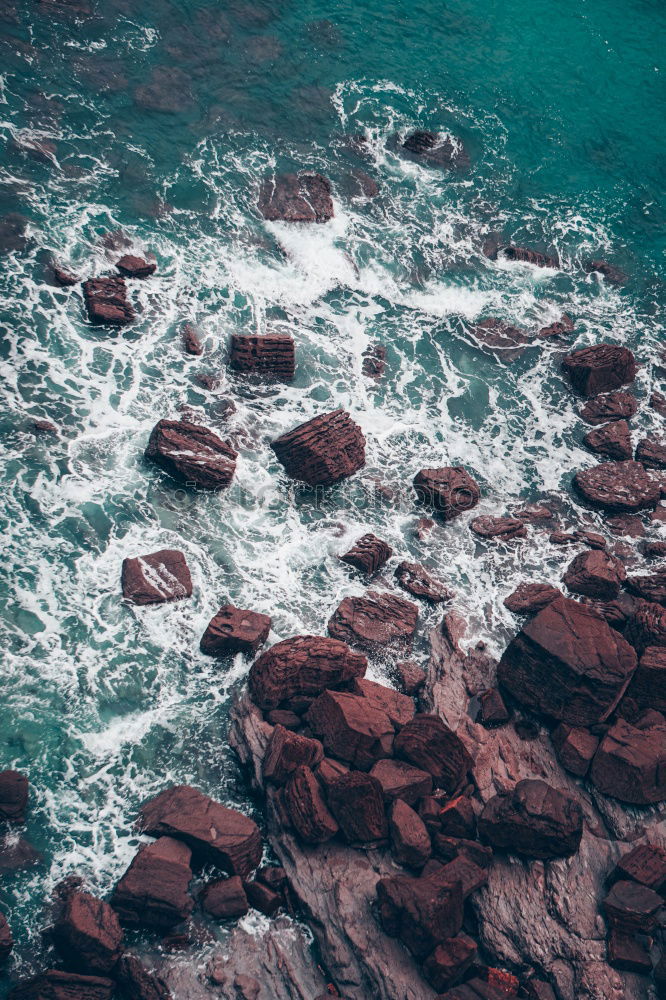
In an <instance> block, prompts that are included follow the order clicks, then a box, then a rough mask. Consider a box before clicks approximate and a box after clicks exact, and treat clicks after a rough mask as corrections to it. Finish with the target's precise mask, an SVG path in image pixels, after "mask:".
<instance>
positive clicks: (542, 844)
mask: <svg viewBox="0 0 666 1000" xmlns="http://www.w3.org/2000/svg"><path fill="white" fill-rule="evenodd" d="M479 834H480V836H481V838H482V839H483V840H486V841H487V842H488V843H490V844H491V845H492V846H493V847H494V848H501V849H502V850H506V851H510V852H512V853H515V854H522V855H525V856H527V857H530V858H559V857H566V856H567V855H569V854H573V853H574V852H575V851H577V850H578V847H579V844H580V840H581V837H582V835H583V812H582V810H581V808H580V805H579V804H578V802H577V801H575V800H574V799H573V798H571V797H569V796H568V795H564V794H562V792H559V791H558V790H557V789H556V788H552V787H551V786H550V785H548V784H546V782H545V781H539V780H532V781H530V780H524V781H519V782H518V784H517V785H516V786H515V787H514V789H513V790H512V791H511V792H510V793H509V794H508V795H496V796H495V797H494V798H492V799H490V801H489V802H487V803H486V805H485V807H484V809H483V812H482V813H481V815H480V816H479Z"/></svg>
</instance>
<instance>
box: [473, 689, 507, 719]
mask: <svg viewBox="0 0 666 1000" xmlns="http://www.w3.org/2000/svg"><path fill="white" fill-rule="evenodd" d="M510 718H511V713H510V711H509V710H508V708H507V707H506V704H505V703H504V699H503V698H502V695H501V694H500V692H499V691H498V690H497V688H488V690H487V691H482V692H481V694H480V695H479V716H478V721H479V722H480V723H481V725H482V726H485V727H486V728H487V729H492V728H494V727H496V726H503V725H505V724H506V723H507V722H508V721H509V719H510Z"/></svg>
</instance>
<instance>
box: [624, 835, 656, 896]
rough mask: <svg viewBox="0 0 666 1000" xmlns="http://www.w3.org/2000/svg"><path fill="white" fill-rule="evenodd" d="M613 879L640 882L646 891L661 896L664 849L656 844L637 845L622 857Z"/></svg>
mask: <svg viewBox="0 0 666 1000" xmlns="http://www.w3.org/2000/svg"><path fill="white" fill-rule="evenodd" d="M613 877H614V878H616V879H629V880H630V881H634V882H640V884H641V885H646V886H647V887H648V889H654V891H655V892H660V893H662V894H663V892H664V890H666V848H664V847H659V846H657V845H656V844H639V845H638V847H634V849H633V850H631V851H628V852H627V854H623V855H622V857H621V858H620V860H619V861H618V863H617V867H616V868H615V871H614V872H613Z"/></svg>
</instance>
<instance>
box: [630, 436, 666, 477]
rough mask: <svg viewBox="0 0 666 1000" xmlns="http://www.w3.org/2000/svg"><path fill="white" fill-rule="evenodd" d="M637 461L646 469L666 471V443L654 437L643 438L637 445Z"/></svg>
mask: <svg viewBox="0 0 666 1000" xmlns="http://www.w3.org/2000/svg"><path fill="white" fill-rule="evenodd" d="M636 461H637V462H640V463H641V464H642V465H644V466H645V468H646V469H666V442H665V441H664V440H663V439H661V438H658V437H654V436H652V437H646V438H642V439H641V440H640V441H639V442H638V444H637V445H636Z"/></svg>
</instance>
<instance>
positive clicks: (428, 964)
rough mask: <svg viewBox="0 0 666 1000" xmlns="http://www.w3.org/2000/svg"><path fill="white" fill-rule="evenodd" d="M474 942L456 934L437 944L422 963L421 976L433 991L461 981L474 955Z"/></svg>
mask: <svg viewBox="0 0 666 1000" xmlns="http://www.w3.org/2000/svg"><path fill="white" fill-rule="evenodd" d="M476 950H477V946H476V942H475V941H473V940H472V938H470V937H468V936H467V935H466V934H457V935H456V937H452V938H447V940H446V941H444V942H442V944H438V945H437V947H436V948H435V950H434V951H433V953H432V954H431V955H428V957H427V958H426V960H425V961H424V963H423V975H424V976H425V977H426V979H427V980H428V982H429V983H430V985H431V986H432V988H433V989H435V990H437V991H438V992H441V991H442V990H445V989H447V988H448V987H449V986H451V984H452V983H455V982H456V981H457V980H459V979H461V978H462V976H463V974H464V973H465V972H466V971H467V969H469V967H470V965H471V964H472V962H473V961H474V957H475V955H476Z"/></svg>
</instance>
